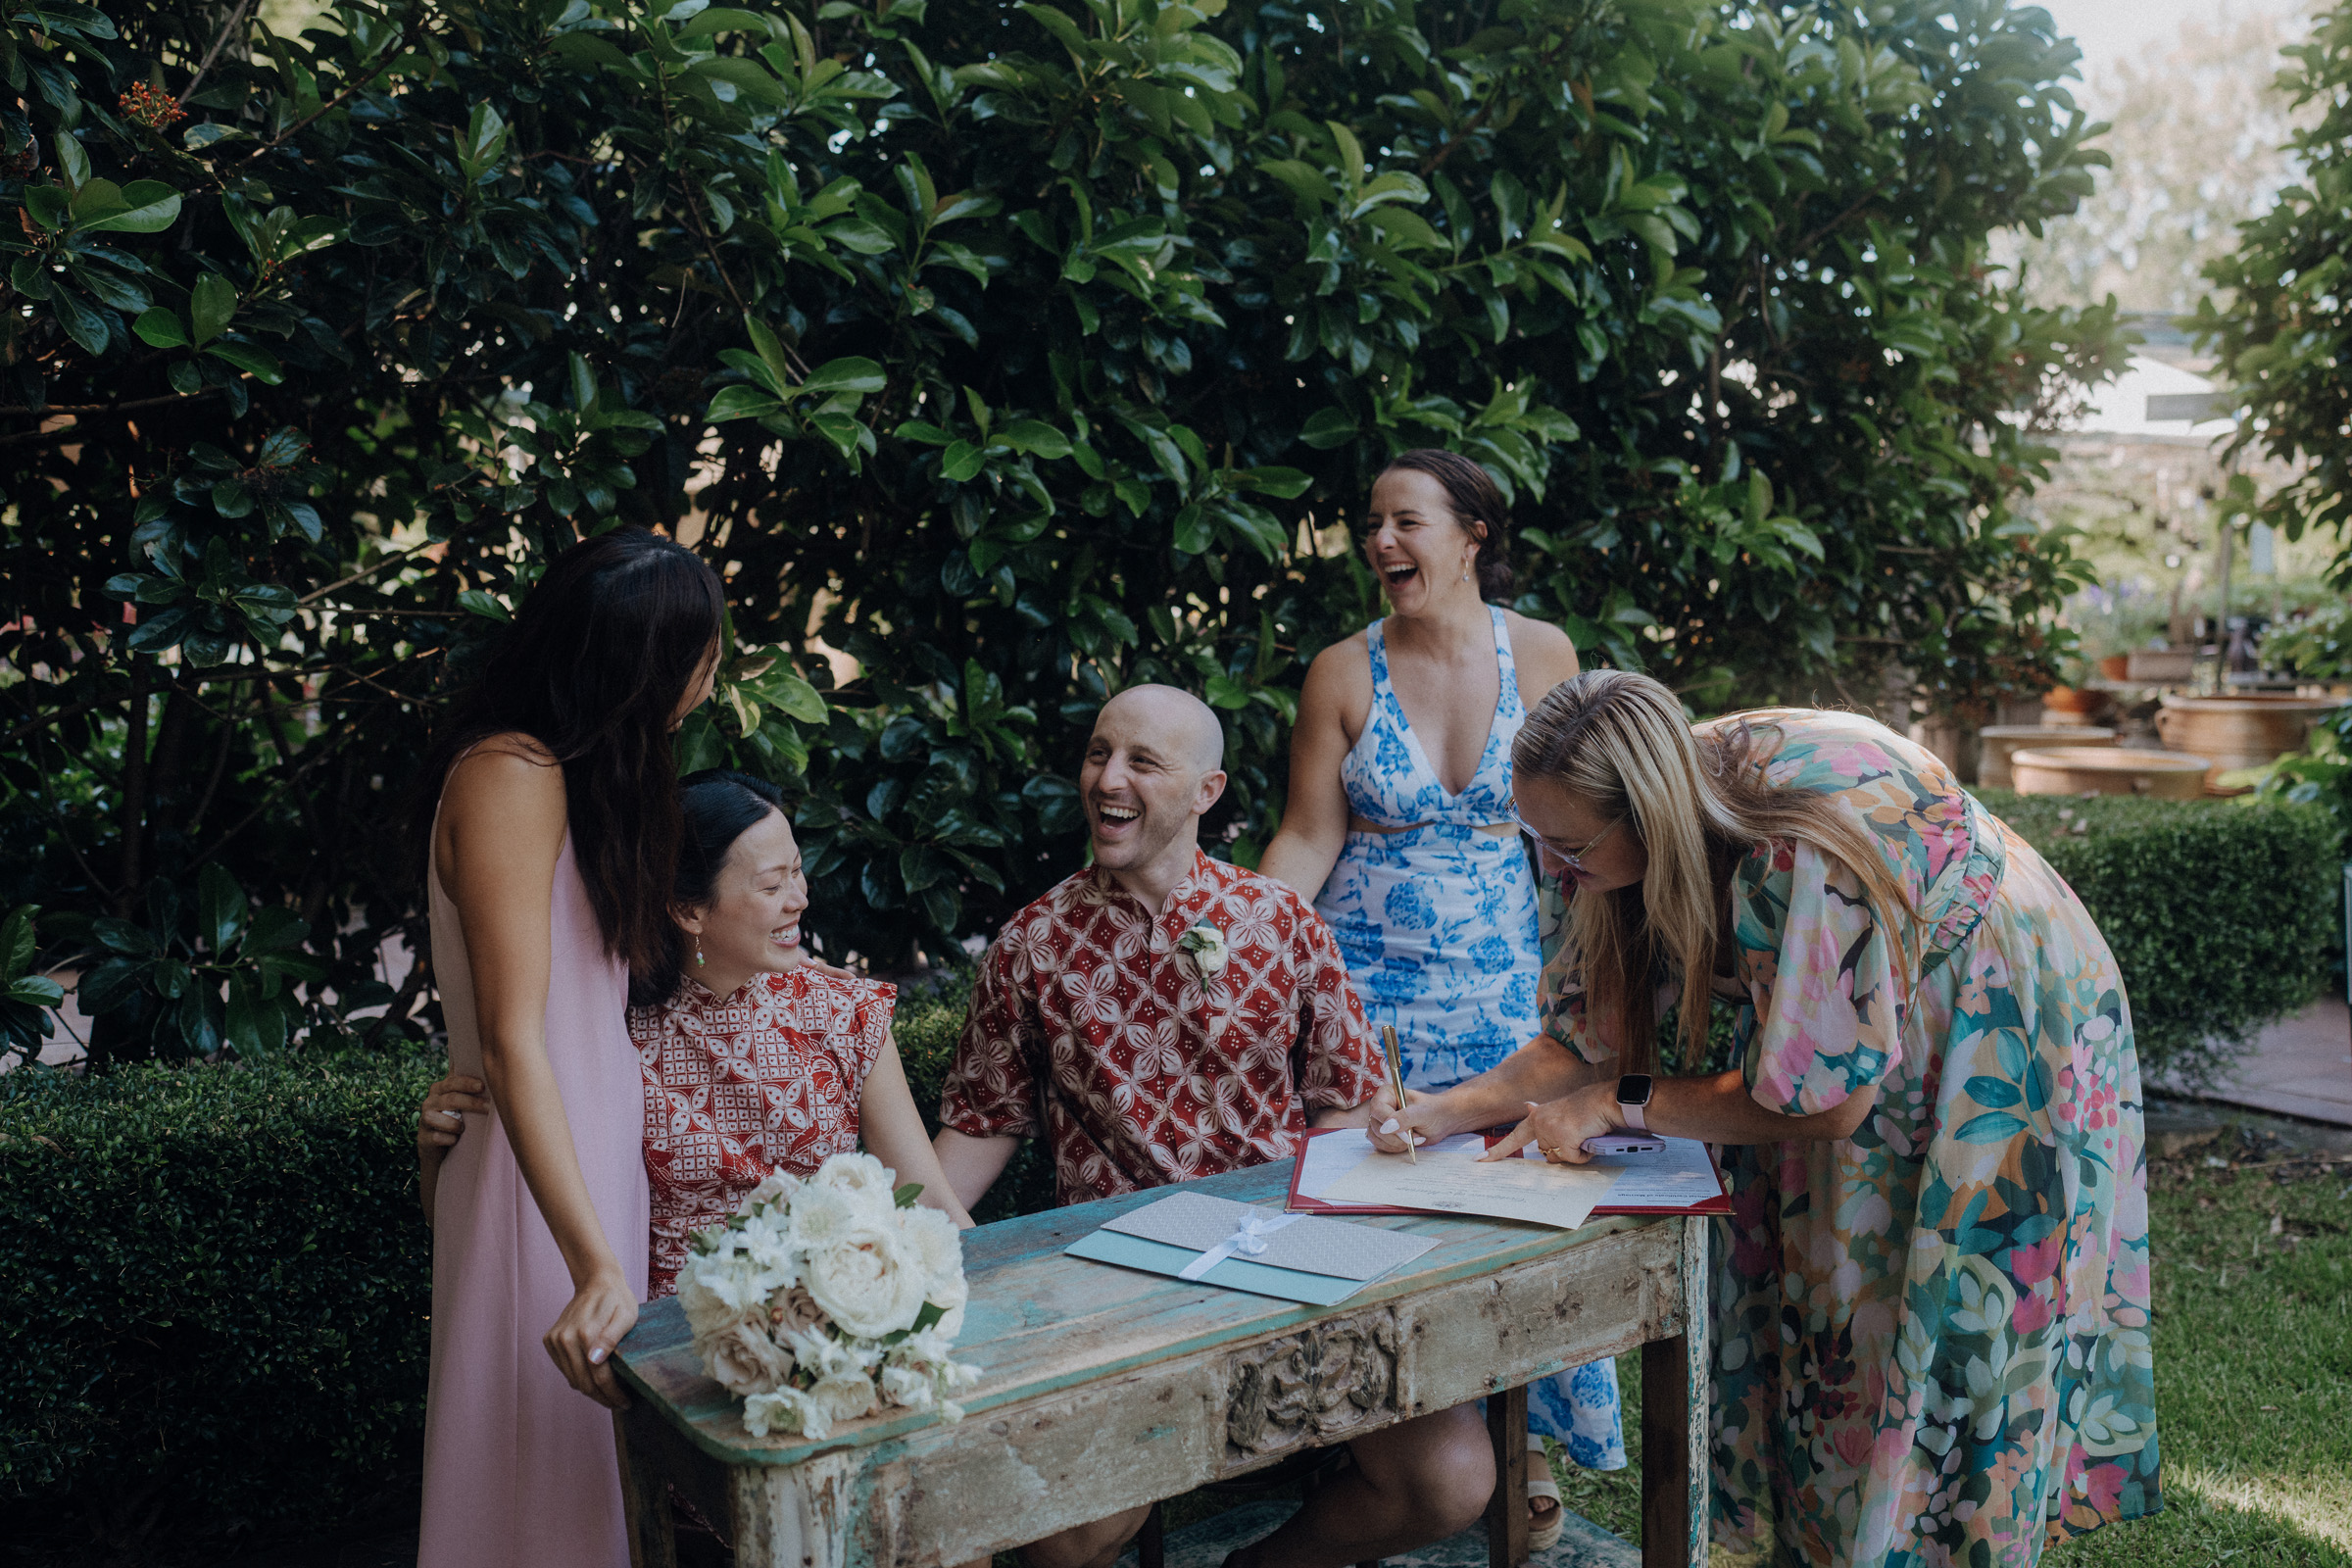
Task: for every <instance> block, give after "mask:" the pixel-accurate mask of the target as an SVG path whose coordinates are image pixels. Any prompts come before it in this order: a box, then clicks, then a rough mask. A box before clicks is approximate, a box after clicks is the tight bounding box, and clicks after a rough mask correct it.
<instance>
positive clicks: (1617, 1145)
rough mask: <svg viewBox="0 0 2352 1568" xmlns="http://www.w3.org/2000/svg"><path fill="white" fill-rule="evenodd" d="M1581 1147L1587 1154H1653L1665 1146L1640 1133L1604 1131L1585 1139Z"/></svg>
mask: <svg viewBox="0 0 2352 1568" xmlns="http://www.w3.org/2000/svg"><path fill="white" fill-rule="evenodd" d="M1581 1147H1582V1148H1583V1149H1584V1152H1586V1153H1588V1154H1655V1153H1659V1152H1662V1151H1664V1149H1665V1148H1666V1146H1665V1145H1664V1144H1663V1143H1661V1142H1660V1141H1659V1140H1657V1139H1655V1138H1644V1137H1643V1136H1642V1134H1640V1133H1604V1134H1603V1135H1601V1136H1600V1137H1598V1138H1588V1139H1586V1140H1585V1141H1584V1143H1583V1145H1582V1146H1581Z"/></svg>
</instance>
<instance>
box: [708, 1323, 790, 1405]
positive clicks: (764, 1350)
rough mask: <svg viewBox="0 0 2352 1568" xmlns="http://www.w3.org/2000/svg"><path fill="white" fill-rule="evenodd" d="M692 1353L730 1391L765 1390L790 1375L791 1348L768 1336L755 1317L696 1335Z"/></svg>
mask: <svg viewBox="0 0 2352 1568" xmlns="http://www.w3.org/2000/svg"><path fill="white" fill-rule="evenodd" d="M694 1353H695V1354H696V1355H698V1356H700V1357H702V1362H703V1365H704V1366H705V1367H707V1368H709V1369H710V1373H711V1378H712V1379H713V1380H715V1381H716V1382H717V1384H718V1386H719V1387H720V1388H722V1389H725V1390H726V1391H727V1392H728V1393H729V1394H736V1395H753V1394H767V1393H771V1392H773V1391H774V1390H776V1389H778V1388H781V1387H782V1386H783V1384H784V1380H785V1379H786V1378H789V1377H791V1376H792V1367H793V1358H792V1352H791V1351H789V1350H786V1349H783V1348H780V1347H779V1346H778V1345H777V1344H776V1342H775V1341H774V1340H772V1339H769V1338H768V1335H767V1325H766V1324H765V1323H763V1322H761V1321H760V1320H758V1319H746V1320H743V1321H740V1322H736V1323H732V1324H730V1325H728V1326H727V1327H726V1328H724V1329H722V1330H720V1331H719V1332H718V1333H716V1334H712V1335H708V1336H705V1335H699V1334H698V1335H696V1336H695V1341H694Z"/></svg>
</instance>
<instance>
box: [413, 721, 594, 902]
mask: <svg viewBox="0 0 2352 1568" xmlns="http://www.w3.org/2000/svg"><path fill="white" fill-rule="evenodd" d="M564 825H565V804H564V769H563V768H562V767H561V766H559V765H558V764H557V762H556V760H555V758H554V756H553V755H552V754H550V753H549V752H548V750H547V748H546V747H544V746H542V745H540V744H539V743H538V742H537V741H536V740H533V739H532V738H531V737H530V736H528V735H523V734H515V733H511V734H504V735H493V736H491V737H490V738H489V739H488V740H486V741H484V742H482V743H481V744H480V745H479V746H476V747H474V748H473V749H472V750H471V751H469V752H467V753H466V755H465V756H464V757H463V758H461V759H459V760H458V762H457V764H456V765H455V766H453V767H451V768H450V770H449V779H448V782H447V783H445V784H444V785H443V786H442V790H441V827H440V831H439V832H438V833H436V834H435V835H434V845H433V848H434V853H435V854H436V855H437V856H439V857H441V858H443V860H444V874H445V875H446V874H447V871H448V865H447V860H448V858H449V857H450V856H451V855H453V854H454V853H455V852H456V851H457V849H458V847H459V845H460V844H462V843H463V844H465V845H466V849H467V852H468V853H469V854H470V855H479V854H490V855H493V856H496V857H498V858H501V859H504V858H507V857H509V856H517V857H525V858H529V857H532V856H533V855H534V852H535V851H538V850H540V849H542V848H544V850H545V852H546V858H548V859H549V861H550V862H551V863H552V862H553V859H554V857H555V855H556V853H557V851H558V850H559V849H560V847H561V846H562V843H563V838H564Z"/></svg>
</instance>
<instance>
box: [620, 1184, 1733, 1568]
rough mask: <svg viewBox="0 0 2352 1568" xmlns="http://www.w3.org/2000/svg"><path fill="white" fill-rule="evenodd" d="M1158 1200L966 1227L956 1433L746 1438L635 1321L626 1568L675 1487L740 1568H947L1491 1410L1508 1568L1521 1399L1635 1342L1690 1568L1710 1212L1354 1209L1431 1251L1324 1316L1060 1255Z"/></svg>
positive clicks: (1516, 1526) (1238, 1189) (1247, 1190)
mask: <svg viewBox="0 0 2352 1568" xmlns="http://www.w3.org/2000/svg"><path fill="white" fill-rule="evenodd" d="M1289 1174H1290V1167H1289V1165H1288V1164H1287V1163H1286V1164H1274V1165H1262V1166H1258V1167H1256V1168H1254V1169H1251V1170H1245V1171H1235V1172H1233V1173H1231V1174H1229V1175H1224V1176H1216V1177H1210V1178H1208V1179H1206V1180H1204V1181H1201V1182H1198V1183H1194V1184H1192V1185H1194V1186H1196V1187H1197V1188H1198V1189H1199V1190H1201V1191H1202V1192H1207V1193H1213V1194H1216V1195H1217V1196H1219V1197H1222V1198H1230V1199H1235V1200H1238V1201H1243V1202H1254V1203H1261V1204H1264V1205H1266V1206H1268V1207H1276V1208H1278V1207H1280V1206H1281V1205H1282V1203H1283V1201H1284V1197H1285V1195H1286V1193H1287V1190H1288V1182H1289ZM1165 1196H1166V1189H1155V1190H1152V1191H1149V1192H1143V1193H1136V1194H1131V1195H1129V1196H1127V1197H1124V1198H1115V1199H1109V1200H1105V1201H1102V1202H1096V1203H1084V1204H1078V1205H1075V1206H1072V1207H1069V1208H1063V1209H1056V1210H1054V1211H1052V1212H1049V1213H1044V1214H1032V1215H1028V1216H1025V1217H1023V1218H1020V1219H1015V1220H1006V1221H1005V1222H1003V1223H1001V1224H996V1225H987V1226H982V1227H981V1228H979V1229H978V1230H974V1231H969V1232H966V1233H965V1236H964V1244H963V1250H964V1268H965V1273H966V1275H967V1277H968V1278H969V1281H970V1285H971V1302H970V1305H969V1307H968V1309H967V1311H966V1313H965V1321H964V1328H963V1334H962V1337H961V1340H960V1342H959V1343H958V1345H957V1348H956V1353H957V1357H958V1359H961V1360H965V1361H969V1362H971V1363H973V1364H975V1365H977V1366H978V1367H979V1368H980V1369H981V1379H980V1383H979V1386H978V1387H977V1388H975V1389H974V1390H972V1391H971V1393H970V1394H969V1395H968V1396H967V1397H965V1399H964V1400H963V1404H964V1408H965V1410H966V1411H967V1412H968V1413H967V1415H966V1418H965V1419H964V1420H963V1421H962V1422H961V1423H960V1424H958V1425H953V1426H951V1425H948V1424H946V1423H943V1422H941V1421H940V1420H939V1419H938V1418H937V1417H936V1416H935V1415H932V1414H929V1413H924V1414H909V1413H907V1412H904V1411H893V1412H886V1413H884V1414H882V1415H879V1416H876V1417H874V1418H870V1419H868V1420H864V1421H858V1422H853V1423H850V1424H849V1425H846V1426H844V1427H841V1428H839V1429H837V1430H836V1431H835V1432H834V1433H833V1434H832V1435H831V1436H830V1437H829V1438H827V1439H826V1440H825V1441H823V1442H821V1443H812V1442H809V1440H807V1439H803V1438H765V1439H763V1438H755V1437H753V1436H752V1435H751V1434H750V1433H749V1432H747V1431H745V1430H744V1427H743V1423H742V1419H741V1417H742V1406H741V1404H740V1403H739V1402H738V1401H737V1400H735V1399H734V1398H732V1397H729V1396H728V1395H727V1394H726V1393H725V1391H723V1390H721V1389H720V1388H719V1387H718V1386H717V1385H716V1384H714V1383H712V1382H711V1380H710V1379H709V1378H707V1377H705V1376H704V1375H703V1372H702V1369H701V1367H700V1365H699V1364H698V1363H697V1361H696V1360H695V1357H694V1353H693V1350H692V1349H691V1348H690V1347H689V1345H688V1336H687V1332H686V1325H685V1320H684V1316H683V1314H682V1313H681V1312H680V1311H679V1308H678V1304H677V1302H676V1301H675V1300H667V1301H662V1302H658V1303H656V1304H655V1305H653V1306H651V1307H648V1308H647V1309H646V1311H645V1314H644V1316H643V1317H642V1318H641V1319H640V1320H639V1322H638V1325H637V1327H636V1329H635V1331H634V1332H632V1333H631V1334H630V1336H629V1337H628V1339H627V1340H626V1341H625V1342H623V1343H622V1345H621V1348H620V1349H619V1351H618V1352H617V1355H616V1361H617V1363H618V1366H619V1370H620V1375H621V1377H622V1378H623V1380H624V1381H626V1382H627V1383H628V1384H629V1385H630V1387H631V1389H632V1391H633V1392H634V1393H635V1394H636V1395H637V1396H638V1397H637V1402H636V1404H635V1406H634V1407H633V1408H632V1409H631V1410H629V1411H628V1412H626V1413H625V1414H623V1415H622V1416H620V1417H619V1418H618V1421H617V1427H618V1431H619V1434H620V1445H621V1457H622V1470H623V1479H624V1490H625V1491H626V1493H627V1495H628V1496H629V1498H630V1513H631V1524H632V1533H633V1536H634V1541H633V1543H632V1544H633V1550H634V1553H635V1561H636V1563H637V1565H638V1568H669V1565H670V1564H671V1563H672V1561H673V1547H672V1544H671V1542H670V1539H669V1515H668V1509H667V1505H666V1490H667V1488H668V1487H669V1486H673V1485H674V1486H676V1487H677V1488H678V1489H679V1490H680V1492H681V1493H682V1494H683V1495H685V1496H686V1497H687V1498H688V1499H690V1500H693V1501H695V1502H696V1503H697V1505H698V1506H699V1507H700V1508H701V1509H702V1510H703V1512H704V1513H705V1514H707V1515H708V1516H710V1517H711V1518H713V1519H723V1520H731V1521H732V1525H733V1528H732V1530H731V1531H730V1535H731V1536H732V1538H733V1540H734V1542H735V1547H736V1560H737V1561H738V1562H739V1563H741V1564H744V1565H745V1568H751V1565H753V1564H760V1565H777V1568H897V1565H904V1568H946V1565H949V1564H955V1563H961V1562H968V1561H970V1560H971V1559H973V1558H975V1557H981V1556H985V1555H987V1554H988V1553H990V1552H993V1551H998V1550H1002V1549H1004V1548H1005V1547H1008V1546H1013V1545H1018V1544H1023V1543H1026V1542H1030V1541H1034V1540H1037V1539H1038V1538H1040V1537H1042V1536H1046V1535H1049V1534H1052V1533H1053V1532H1054V1531H1056V1530H1061V1529H1065V1528H1068V1527H1069V1526H1072V1525H1077V1524H1084V1523H1087V1522H1089V1521H1091V1520H1094V1519H1099V1518H1102V1517H1103V1516H1104V1515H1107V1514H1110V1513H1113V1512H1116V1511H1118V1510H1119V1509H1122V1508H1130V1507H1136V1506H1139V1505H1141V1504H1143V1503H1148V1502H1152V1501H1154V1500H1156V1499H1158V1498H1162V1497H1169V1496H1174V1495H1178V1494H1180V1493H1184V1492H1187V1491H1190V1490H1191V1489H1193V1488H1194V1487H1196V1486H1199V1485H1201V1484H1202V1483H1204V1482H1209V1481H1219V1480H1226V1479H1230V1478H1234V1477H1237V1476H1241V1475H1245V1474H1248V1473H1249V1472H1250V1471H1254V1470H1259V1469H1263V1468H1264V1467H1266V1466H1268V1465H1271V1464H1274V1463H1277V1462H1279V1461H1280V1460H1282V1459H1284V1458H1286V1457H1289V1456H1290V1455H1292V1454H1295V1453H1297V1452H1299V1451H1300V1450H1302V1449H1306V1448H1310V1447H1317V1446H1324V1445H1328V1444H1332V1443H1343V1442H1346V1441H1348V1439H1349V1438H1351V1437H1354V1436H1356V1435H1358V1434H1359V1433H1363V1432H1368V1431H1372V1430H1375V1429H1377V1428H1379V1427H1382V1426H1387V1425H1390V1424H1392V1423H1394V1422H1397V1421H1402V1420H1406V1419H1409V1418H1410V1417H1412V1416H1416V1415H1421V1414H1426V1413H1427V1412H1429V1411H1432V1410H1441V1409H1445V1408H1447V1407H1449V1406H1451V1405H1455V1404H1459V1403H1461V1402H1462V1401H1464V1400H1466V1399H1471V1398H1476V1397H1482V1396H1486V1395H1501V1396H1503V1397H1497V1398H1495V1399H1493V1400H1491V1401H1490V1406H1489V1408H1490V1416H1491V1418H1492V1420H1491V1425H1492V1427H1493V1429H1494V1430H1495V1436H1496V1445H1495V1447H1496V1457H1497V1459H1498V1460H1499V1461H1501V1465H1502V1470H1503V1476H1504V1479H1503V1482H1502V1484H1501V1485H1499V1486H1498V1487H1497V1488H1496V1492H1495V1505H1494V1506H1493V1507H1492V1508H1491V1510H1490V1521H1491V1530H1490V1534H1491V1538H1492V1548H1491V1556H1492V1558H1493V1561H1494V1562H1495V1565H1496V1568H1517V1565H1518V1564H1519V1563H1521V1562H1523V1561H1524V1560H1525V1558H1526V1555H1527V1550H1526V1524H1527V1514H1526V1508H1525V1505H1524V1501H1523V1500H1521V1499H1523V1496H1524V1487H1525V1476H1526V1468H1525V1467H1526V1463H1527V1454H1526V1447H1525V1443H1524V1438H1523V1434H1524V1432H1525V1429H1526V1424H1525V1396H1524V1394H1523V1393H1519V1392H1517V1391H1521V1390H1523V1389H1524V1386H1525V1385H1526V1384H1528V1383H1530V1382H1532V1381H1534V1380H1535V1379H1537V1378H1540V1377H1544V1376H1547V1375H1549V1374H1550V1373H1552V1372H1556V1371H1558V1370H1559V1369H1561V1368H1562V1367H1565V1366H1572V1365H1575V1364H1577V1363H1579V1362H1583V1361H1589V1360H1592V1359H1593V1358H1594V1357H1596V1356H1600V1355H1613V1354H1616V1353H1619V1352H1620V1351H1624V1350H1628V1349H1631V1348H1634V1347H1635V1346H1637V1345H1639V1346H1642V1347H1643V1363H1642V1365H1643V1380H1642V1393H1643V1401H1642V1403H1643V1408H1642V1441H1643V1454H1644V1473H1643V1482H1642V1486H1643V1539H1644V1542H1645V1546H1644V1550H1643V1553H1642V1558H1643V1561H1644V1563H1645V1564H1647V1565H1649V1568H1666V1565H1674V1568H1683V1565H1686V1564H1689V1563H1691V1562H1699V1563H1703V1562H1704V1561H1705V1560H1706V1547H1705V1536H1706V1512H1707V1510H1706V1474H1707V1471H1706V1452H1705V1446H1704V1444H1705V1425H1706V1409H1707V1398H1706V1392H1707V1391H1706V1375H1707V1348H1706V1324H1707V1318H1706V1290H1707V1269H1706V1234H1707V1226H1708V1222H1707V1221H1706V1220H1704V1219H1688V1220H1687V1219H1684V1218H1681V1217H1666V1218H1648V1217H1640V1218H1637V1217H1632V1216H1614V1217H1610V1218H1606V1219H1601V1220H1596V1221H1594V1222H1593V1224H1590V1225H1587V1226H1585V1227H1584V1228H1583V1229H1581V1230H1577V1231H1558V1230H1552V1229H1548V1228H1545V1227H1542V1226H1535V1225H1522V1224H1516V1223H1513V1222H1511V1221H1507V1220H1485V1219H1470V1218H1455V1217H1450V1216H1436V1215H1428V1216H1422V1215H1387V1216H1365V1217H1362V1218H1360V1219H1359V1220H1358V1221H1357V1223H1361V1224H1367V1225H1379V1226H1384V1227H1387V1228H1389V1229H1394V1230H1404V1231H1410V1232H1413V1233H1414V1234H1417V1235H1422V1236H1429V1237H1434V1238H1436V1239H1437V1241H1438V1243H1439V1245H1438V1246H1437V1247H1435V1248H1433V1249H1431V1250H1429V1251H1427V1252H1425V1253H1423V1254H1422V1255H1421V1256H1420V1257H1419V1258H1416V1259H1415V1260H1414V1261H1413V1262H1412V1263H1410V1264H1407V1265H1406V1266H1405V1268H1403V1269H1402V1270H1399V1271H1398V1272H1397V1273H1396V1274H1393V1275H1391V1276H1389V1277H1388V1278H1386V1279H1382V1280H1377V1281H1374V1282H1373V1283H1372V1284H1371V1285H1369V1286H1367V1287H1366V1288H1365V1289H1364V1290H1363V1291H1362V1292H1361V1293H1359V1294H1358V1295H1356V1296H1354V1297H1351V1298H1350V1299H1348V1300H1346V1301H1343V1302H1341V1303H1340V1304H1339V1305H1337V1306H1332V1307H1309V1306H1299V1305H1296V1304H1293V1303H1291V1302H1287V1301H1277V1300H1272V1299H1267V1298H1264V1297H1256V1296H1246V1295H1243V1294H1241V1293H1240V1292H1236V1291H1227V1290H1221V1289H1219V1288H1217V1287H1215V1286H1208V1285H1201V1284H1187V1283H1185V1282H1184V1281H1181V1280H1173V1279H1166V1278H1162V1277H1160V1276H1157V1275H1151V1274H1143V1273H1138V1272H1135V1271H1132V1270H1127V1269H1120V1268H1113V1267H1110V1266H1108V1265H1105V1264H1100V1263H1090V1262H1087V1261H1085V1260H1083V1259H1079V1258H1071V1257H1065V1256H1063V1255H1062V1249H1063V1248H1064V1247H1066V1246H1068V1245H1069V1243H1070V1242H1072V1241H1074V1240H1076V1239H1077V1238H1078V1237H1080V1236H1083V1235H1085V1234H1086V1233H1088V1232H1089V1231H1092V1230H1094V1229H1096V1228H1097V1227H1099V1226H1100V1225H1102V1224H1103V1222H1104V1221H1105V1220H1108V1219H1110V1218H1112V1217H1114V1216H1115V1215H1118V1214H1121V1213H1124V1212H1126V1211H1127V1210H1129V1209H1133V1208H1137V1207H1140V1206H1141V1205H1143V1204H1145V1203H1149V1202H1152V1201H1155V1200H1157V1199H1159V1198H1162V1197H1165ZM1514 1422H1515V1423H1516V1424H1515V1425H1514ZM1514 1503H1515V1504H1516V1505H1515V1506H1511V1505H1507V1504H1514Z"/></svg>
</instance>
